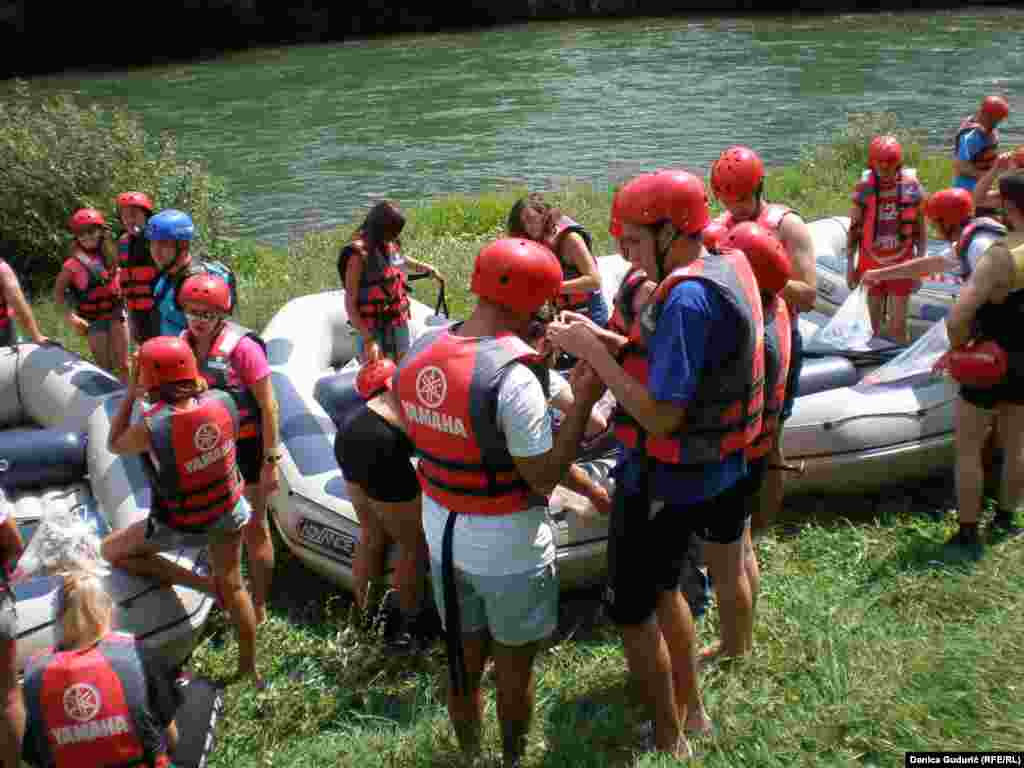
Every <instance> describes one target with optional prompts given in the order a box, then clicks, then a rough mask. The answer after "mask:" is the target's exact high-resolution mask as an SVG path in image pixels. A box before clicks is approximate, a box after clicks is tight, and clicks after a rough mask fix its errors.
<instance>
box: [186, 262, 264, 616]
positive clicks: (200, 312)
mask: <svg viewBox="0 0 1024 768" xmlns="http://www.w3.org/2000/svg"><path fill="white" fill-rule="evenodd" d="M178 301H179V302H180V303H181V305H182V307H183V308H184V310H185V319H186V321H187V322H188V328H187V329H186V330H185V331H184V332H183V333H182V338H183V339H185V341H187V342H188V344H189V346H190V347H191V348H192V352H193V353H194V354H195V356H196V360H197V361H198V363H199V373H200V375H202V377H203V378H204V379H205V380H206V383H207V385H208V386H209V387H210V388H211V389H218V390H221V391H223V392H227V393H228V394H229V395H231V398H232V399H233V400H234V401H235V406H236V408H237V409H238V417H239V419H240V420H241V426H240V427H239V431H238V444H237V445H236V449H237V451H238V454H237V455H238V468H239V470H240V471H241V473H242V479H243V480H245V497H246V498H247V499H248V500H249V504H250V506H251V507H252V517H251V518H250V519H249V522H248V523H246V526H245V536H244V538H245V548H246V551H247V552H248V555H249V568H250V575H251V577H252V598H253V609H254V610H255V611H256V621H257V623H259V624H262V623H263V622H264V620H265V619H266V618H267V600H268V598H269V596H270V584H271V581H272V579H273V576H274V541H273V539H272V538H271V536H270V524H269V522H268V521H267V500H268V499H269V498H270V494H272V493H273V492H274V491H275V490H277V487H278V473H277V463H278V462H279V461H280V460H281V452H280V450H279V448H278V443H279V439H278V423H277V415H278V408H277V399H276V398H275V397H274V388H273V386H272V385H271V383H270V365H269V363H268V362H267V353H266V350H265V349H264V347H263V340H262V339H261V338H260V337H259V336H258V335H257V334H255V333H254V332H252V331H250V330H249V329H248V328H243V327H242V326H240V325H238V324H237V323H233V322H231V321H230V320H228V314H229V313H230V312H231V289H230V287H229V286H228V284H227V283H226V282H225V281H224V280H223V279H222V278H221V277H219V276H217V275H212V274H198V275H192V276H191V277H188V278H186V279H185V281H184V282H183V283H182V284H181V288H180V289H179V291H178Z"/></svg>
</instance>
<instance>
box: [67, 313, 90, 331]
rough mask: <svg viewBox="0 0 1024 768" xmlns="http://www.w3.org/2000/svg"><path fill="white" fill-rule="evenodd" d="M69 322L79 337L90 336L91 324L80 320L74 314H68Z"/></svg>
mask: <svg viewBox="0 0 1024 768" xmlns="http://www.w3.org/2000/svg"><path fill="white" fill-rule="evenodd" d="M68 322H69V323H70V324H71V329H72V330H73V331H74V332H75V333H77V334H78V335H79V336H88V335H89V323H88V322H86V321H85V320H83V319H82V318H80V317H79V316H78V315H76V314H75V313H74V312H69V313H68Z"/></svg>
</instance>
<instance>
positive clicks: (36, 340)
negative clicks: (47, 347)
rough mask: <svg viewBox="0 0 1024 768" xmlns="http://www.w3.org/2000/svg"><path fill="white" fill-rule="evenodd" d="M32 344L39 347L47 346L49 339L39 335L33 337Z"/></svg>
mask: <svg viewBox="0 0 1024 768" xmlns="http://www.w3.org/2000/svg"><path fill="white" fill-rule="evenodd" d="M32 343H33V344H38V345H39V346H43V344H49V343H50V339H49V337H47V336H43V335H42V334H40V335H39V336H34V337H33V338H32Z"/></svg>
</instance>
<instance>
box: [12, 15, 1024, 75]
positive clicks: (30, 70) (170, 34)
mask: <svg viewBox="0 0 1024 768" xmlns="http://www.w3.org/2000/svg"><path fill="white" fill-rule="evenodd" d="M1011 5H1015V3H1012V2H1007V0H971V1H969V2H967V3H962V2H961V3H957V2H952V1H951V0H918V1H917V2H879V3H877V4H875V6H876V7H872V8H870V9H867V10H865V7H864V4H863V3H857V2H855V0H805V1H804V2H802V3H801V4H800V11H799V14H796V13H792V12H791V13H780V12H779V11H778V10H777V9H773V8H771V7H770V6H769V8H768V10H764V9H763V6H762V7H760V8H759V7H758V6H757V5H756V4H754V3H752V2H748V1H747V0H732V2H729V1H728V0H726V1H725V2H710V0H688V1H685V0H514V2H504V3H502V2H497V0H488V1H487V2H464V3H456V4H449V5H447V6H438V7H437V9H435V10H434V12H433V13H425V12H422V11H418V10H416V9H413V8H403V7H397V6H396V7H381V5H380V4H379V3H374V2H365V3H361V4H355V3H348V4H346V5H345V6H344V13H339V12H338V6H337V5H336V4H334V3H327V2H306V3H303V4H302V6H301V7H289V5H288V4H284V3H276V2H272V0H226V1H225V2H220V3H203V4H195V6H193V5H192V4H182V6H180V7H178V8H175V9H174V10H173V12H165V13H163V14H161V15H160V17H159V18H158V19H157V21H158V23H159V27H160V34H157V35H152V34H138V35H136V34H131V27H130V21H127V22H124V23H122V24H121V26H122V27H124V29H123V30H122V32H123V33H122V34H119V35H118V36H117V44H116V45H109V46H97V45H95V40H94V39H93V38H91V37H90V36H84V35H82V34H81V33H80V30H81V29H83V28H87V27H88V28H91V27H94V26H95V25H96V20H97V19H102V18H104V17H106V16H111V17H114V18H120V17H122V15H123V6H122V5H121V4H118V5H117V6H116V8H115V6H114V4H113V3H102V2H100V3H92V4H90V5H89V6H88V7H87V10H88V15H87V16H85V13H86V8H85V7H83V8H82V10H76V9H75V8H74V7H68V8H66V9H64V10H63V11H62V12H61V13H58V14H53V15H52V16H51V17H50V18H48V20H47V21H48V23H47V24H46V25H40V24H36V25H34V26H30V25H29V24H28V10H27V6H28V4H27V3H22V2H14V1H13V0H7V2H0V36H4V37H5V38H6V39H12V40H18V41H19V45H17V46H10V47H9V48H7V49H6V53H4V54H0V79H2V78H8V77H28V76H40V75H45V74H52V73H56V72H60V71H62V70H66V69H84V70H86V71H102V70H108V69H114V68H125V67H127V68H132V67H151V66H154V65H159V64H169V63H172V62H178V61H187V60H192V59H205V58H214V57H217V56H219V55H222V54H226V53H231V52H236V51H241V50H246V49H249V48H259V47H275V46H287V45H301V44H319V43H332V42H342V41H347V40H357V39H365V38H372V37H381V36H389V35H394V34H408V33H417V34H432V33H438V32H452V31H459V30H472V29H481V28H489V27H494V26H501V25H507V24H518V23H524V22H530V21H568V20H574V19H617V18H630V17H636V18H644V17H671V16H694V17H707V16H750V17H753V16H779V15H783V16H792V15H835V14H840V13H841V14H850V13H879V12H902V11H907V12H929V11H937V10H954V9H962V8H964V7H965V6H966V7H968V8H971V9H972V10H973V9H976V8H989V7H998V6H1011ZM332 10H333V11H334V13H333V14H332ZM37 30H39V31H37ZM42 30H45V32H43V31H42ZM44 35H45V36H44Z"/></svg>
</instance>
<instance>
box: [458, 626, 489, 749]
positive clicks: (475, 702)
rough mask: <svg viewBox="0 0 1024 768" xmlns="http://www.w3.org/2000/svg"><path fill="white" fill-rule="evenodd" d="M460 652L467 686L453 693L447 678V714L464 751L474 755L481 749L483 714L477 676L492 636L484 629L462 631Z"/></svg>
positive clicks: (482, 671)
mask: <svg viewBox="0 0 1024 768" xmlns="http://www.w3.org/2000/svg"><path fill="white" fill-rule="evenodd" d="M462 653H463V659H464V660H465V663H466V690H464V691H462V692H460V693H459V694H457V695H456V694H455V692H454V691H452V688H451V683H450V682H449V685H448V717H449V718H450V719H451V721H452V728H453V729H454V731H455V738H456V739H458V742H459V747H461V748H462V751H463V753H464V754H465V755H467V756H469V757H473V756H475V755H476V754H477V753H478V752H479V751H480V728H481V724H482V722H483V716H484V702H483V696H482V694H481V692H480V679H481V678H482V677H483V674H484V664H486V663H487V659H488V658H489V656H490V653H491V639H490V634H488V632H487V630H481V631H480V632H473V633H470V634H463V635H462Z"/></svg>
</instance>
